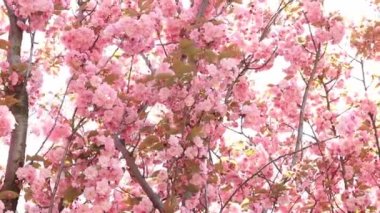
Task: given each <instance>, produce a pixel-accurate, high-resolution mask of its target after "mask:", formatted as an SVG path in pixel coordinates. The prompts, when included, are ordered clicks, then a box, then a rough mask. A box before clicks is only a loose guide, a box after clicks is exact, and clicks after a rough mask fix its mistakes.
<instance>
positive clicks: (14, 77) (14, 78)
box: [9, 72, 19, 86]
mask: <svg viewBox="0 0 380 213" xmlns="http://www.w3.org/2000/svg"><path fill="white" fill-rule="evenodd" d="M9 80H10V81H11V85H12V86H15V85H16V84H17V82H18V80H19V79H18V74H17V73H16V72H12V74H11V75H10V76H9Z"/></svg>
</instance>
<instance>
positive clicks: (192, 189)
mask: <svg viewBox="0 0 380 213" xmlns="http://www.w3.org/2000/svg"><path fill="white" fill-rule="evenodd" d="M186 191H188V192H191V193H194V194H195V193H197V192H198V191H199V188H198V187H197V186H196V185H193V184H189V185H187V186H186Z"/></svg>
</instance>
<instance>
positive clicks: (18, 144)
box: [1, 1, 28, 211]
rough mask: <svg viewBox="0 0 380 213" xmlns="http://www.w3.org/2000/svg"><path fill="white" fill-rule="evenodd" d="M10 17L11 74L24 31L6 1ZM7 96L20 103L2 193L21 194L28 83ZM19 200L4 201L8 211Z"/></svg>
mask: <svg viewBox="0 0 380 213" xmlns="http://www.w3.org/2000/svg"><path fill="white" fill-rule="evenodd" d="M4 3H5V5H6V7H7V10H8V17H9V24H10V26H9V36H8V41H9V44H8V45H9V49H8V56H7V61H8V63H9V72H12V69H14V68H15V67H17V66H18V65H19V64H20V52H21V42H22V33H23V31H22V29H20V28H19V27H18V26H17V17H16V15H15V14H14V12H13V11H12V9H11V8H10V7H9V6H8V5H7V3H6V2H5V1H4ZM6 92H7V95H14V97H15V98H16V99H17V100H18V103H16V104H14V105H13V106H11V107H10V110H11V112H12V113H13V116H14V117H15V119H16V126H15V129H14V130H13V131H12V134H11V144H10V147H9V153H8V162H7V167H6V172H5V178H4V185H3V187H2V189H1V190H2V191H5V190H11V191H14V192H16V193H20V190H21V184H20V183H19V181H18V180H17V176H16V171H17V169H18V168H20V167H22V166H23V165H24V160H25V147H26V135H27V129H28V94H27V91H26V81H23V82H22V83H19V84H18V85H16V86H14V87H10V88H8V89H7V91H6ZM17 202H18V198H15V199H11V200H3V203H4V205H5V209H6V210H12V211H16V208H17Z"/></svg>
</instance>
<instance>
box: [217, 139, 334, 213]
mask: <svg viewBox="0 0 380 213" xmlns="http://www.w3.org/2000/svg"><path fill="white" fill-rule="evenodd" d="M327 141H328V140H323V141H319V142H316V143H312V144H309V145H308V146H305V147H303V148H302V149H299V150H296V151H293V152H290V153H287V154H284V155H281V156H279V157H277V158H274V159H272V160H270V161H269V162H268V163H266V164H264V165H263V166H262V167H260V169H258V170H257V171H256V172H255V173H253V174H252V175H251V176H249V177H248V178H247V179H246V180H245V181H243V182H242V183H240V184H239V186H238V187H237V188H236V189H235V190H234V191H233V192H232V194H231V195H230V196H229V197H228V199H227V201H226V202H225V203H224V204H223V205H222V207H221V209H220V211H219V212H220V213H222V212H223V210H224V209H225V208H226V207H227V205H228V203H229V202H230V201H231V200H232V198H233V197H234V196H235V195H236V193H237V192H238V191H239V190H240V189H242V188H243V187H244V186H245V185H246V184H248V183H249V181H251V180H252V179H253V178H254V177H256V176H257V175H259V174H260V173H261V172H262V171H263V170H264V169H265V168H267V167H268V166H270V165H271V164H272V163H274V162H276V161H278V160H281V159H282V158H285V157H288V156H294V155H296V154H297V153H299V152H302V151H304V150H306V149H308V148H310V147H312V146H315V145H318V144H320V143H325V142H327Z"/></svg>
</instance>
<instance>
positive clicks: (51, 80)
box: [0, 0, 380, 212]
mask: <svg viewBox="0 0 380 213" xmlns="http://www.w3.org/2000/svg"><path fill="white" fill-rule="evenodd" d="M183 2H185V3H186V2H187V4H188V5H189V2H190V0H183ZM269 2H270V4H271V7H272V8H274V9H275V8H277V7H278V4H279V0H269ZM324 7H325V11H326V12H333V11H339V12H340V13H341V14H342V15H343V17H344V18H345V19H347V20H348V21H351V22H354V23H359V22H360V21H361V20H362V18H363V17H368V18H373V19H378V20H380V14H379V13H376V12H375V11H373V10H371V8H370V6H369V5H368V3H367V2H366V1H365V0H325V4H324ZM38 37H40V36H39V35H38V33H37V40H36V41H37V42H38ZM24 38H25V40H24V42H23V48H24V49H25V50H28V49H29V46H30V40H29V39H28V38H29V36H24ZM343 48H346V49H347V50H348V46H346V47H345V46H343ZM348 51H351V52H352V50H348ZM284 66H286V62H285V61H284V60H281V59H278V60H276V63H275V65H274V67H273V68H272V69H271V70H270V71H266V72H261V73H257V74H254V75H252V76H251V78H252V79H255V80H256V81H255V83H256V85H257V87H262V88H264V87H265V86H266V85H268V84H270V83H272V84H276V83H277V82H279V81H280V80H281V79H282V78H283V76H282V75H279V71H278V70H279V69H281V68H282V67H284ZM357 68H358V67H355V69H357ZM367 69H371V70H380V65H379V63H373V62H369V63H368V64H367ZM358 74H359V73H358ZM68 77H69V75H68V72H67V71H64V72H62V73H60V74H59V77H58V78H57V77H52V76H50V75H46V74H45V75H44V85H43V88H42V91H43V92H45V93H50V94H51V95H49V96H47V97H46V98H45V99H46V100H56V98H54V94H63V92H64V90H65V87H66V83H67V82H66V81H65V80H63V79H68ZM358 77H359V75H358ZM57 79H60V80H57ZM257 79H259V80H257ZM359 87H361V84H360V82H358V81H353V82H352V90H353V91H354V90H357V89H358V88H359ZM374 95H378V94H374ZM65 107H70V106H68V105H67V106H65ZM65 107H64V108H65ZM32 116H33V115H32ZM43 139H44V138H41V137H29V138H28V143H27V154H34V153H35V151H36V149H38V148H39V145H40V144H41V142H42V141H43ZM226 139H227V140H228V141H235V142H236V141H239V140H240V138H239V137H237V135H236V134H233V133H231V132H230V133H228V134H226ZM7 152H8V146H6V145H4V144H3V143H0V165H1V166H4V167H5V165H6V161H7ZM20 212H23V211H22V210H21V209H20Z"/></svg>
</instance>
